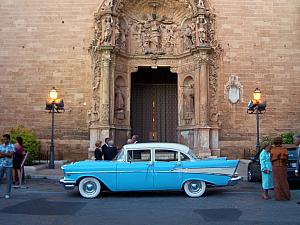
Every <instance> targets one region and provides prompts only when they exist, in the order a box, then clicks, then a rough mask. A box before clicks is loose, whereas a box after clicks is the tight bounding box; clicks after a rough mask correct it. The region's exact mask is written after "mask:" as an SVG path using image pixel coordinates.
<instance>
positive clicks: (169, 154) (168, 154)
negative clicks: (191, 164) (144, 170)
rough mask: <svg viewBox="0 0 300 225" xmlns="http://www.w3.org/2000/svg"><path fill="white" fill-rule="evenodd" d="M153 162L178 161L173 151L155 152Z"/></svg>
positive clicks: (176, 154) (176, 153)
mask: <svg viewBox="0 0 300 225" xmlns="http://www.w3.org/2000/svg"><path fill="white" fill-rule="evenodd" d="M155 161H157V162H172V161H178V152H177V151H173V150H158V149H156V150H155Z"/></svg>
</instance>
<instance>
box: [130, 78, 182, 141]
mask: <svg viewBox="0 0 300 225" xmlns="http://www.w3.org/2000/svg"><path fill="white" fill-rule="evenodd" d="M131 104H132V105H131V126H132V132H133V133H134V134H138V135H139V136H140V138H141V140H142V141H143V142H147V141H159V142H177V133H176V128H177V124H178V119H177V116H178V115H177V111H178V110H177V85H176V84H133V86H132V100H131ZM153 133H155V134H154V136H152V135H151V134H153ZM152 137H154V138H152Z"/></svg>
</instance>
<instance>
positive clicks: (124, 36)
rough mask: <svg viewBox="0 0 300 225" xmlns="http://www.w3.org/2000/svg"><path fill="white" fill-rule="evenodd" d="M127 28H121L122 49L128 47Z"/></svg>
mask: <svg viewBox="0 0 300 225" xmlns="http://www.w3.org/2000/svg"><path fill="white" fill-rule="evenodd" d="M127 32H128V31H127V29H126V28H123V29H121V36H120V47H121V48H122V49H126V47H127V36H128V33H127Z"/></svg>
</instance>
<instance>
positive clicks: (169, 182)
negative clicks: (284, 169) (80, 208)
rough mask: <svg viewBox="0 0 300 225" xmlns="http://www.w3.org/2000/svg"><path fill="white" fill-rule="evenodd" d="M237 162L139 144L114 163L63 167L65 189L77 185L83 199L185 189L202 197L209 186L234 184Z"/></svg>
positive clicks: (181, 148) (162, 145) (172, 146)
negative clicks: (107, 193) (103, 193)
mask: <svg viewBox="0 0 300 225" xmlns="http://www.w3.org/2000/svg"><path fill="white" fill-rule="evenodd" d="M238 163H239V161H238V160H227V159H226V158H216V159H203V160H199V159H197V158H196V156H195V155H194V154H193V153H192V151H191V149H189V148H188V147H187V146H185V145H181V144H172V143H139V144H129V145H125V146H123V148H122V150H121V151H120V152H119V154H118V155H117V156H116V158H115V160H113V161H92V160H86V161H79V162H75V163H71V164H68V165H64V166H62V170H63V172H64V177H63V179H61V180H60V183H62V184H63V185H64V187H65V189H74V188H75V186H78V190H79V193H80V194H81V196H82V197H84V198H95V197H97V196H98V195H99V194H100V192H101V191H102V190H108V191H113V192H115V191H149V190H182V189H183V190H184V191H185V193H186V194H187V195H188V196H190V197H200V196H201V195H203V194H204V192H205V190H206V187H207V186H212V185H213V186H226V185H235V184H237V183H238V181H239V180H240V177H239V176H238V175H237V173H236V169H237V166H238Z"/></svg>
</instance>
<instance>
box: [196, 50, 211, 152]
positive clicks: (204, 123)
mask: <svg viewBox="0 0 300 225" xmlns="http://www.w3.org/2000/svg"><path fill="white" fill-rule="evenodd" d="M208 76H209V73H208V62H207V56H206V54H204V55H202V57H201V60H200V76H199V78H200V79H199V80H200V85H199V88H200V104H199V105H200V127H199V130H198V132H199V133H198V135H199V141H198V142H199V144H200V146H201V147H200V152H199V156H200V157H206V156H210V155H211V152H210V150H209V147H210V135H209V133H210V127H209V125H208V86H209V84H208Z"/></svg>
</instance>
